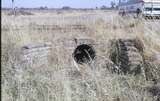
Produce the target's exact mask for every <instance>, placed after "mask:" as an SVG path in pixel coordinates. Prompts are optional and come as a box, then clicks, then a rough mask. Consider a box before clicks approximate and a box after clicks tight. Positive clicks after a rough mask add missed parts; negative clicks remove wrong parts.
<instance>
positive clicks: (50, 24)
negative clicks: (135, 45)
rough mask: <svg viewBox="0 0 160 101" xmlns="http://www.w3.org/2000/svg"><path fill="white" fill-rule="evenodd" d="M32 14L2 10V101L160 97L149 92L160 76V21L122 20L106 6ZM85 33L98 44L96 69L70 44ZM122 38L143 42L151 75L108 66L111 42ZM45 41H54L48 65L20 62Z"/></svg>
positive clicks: (157, 100) (155, 100)
mask: <svg viewBox="0 0 160 101" xmlns="http://www.w3.org/2000/svg"><path fill="white" fill-rule="evenodd" d="M32 12H33V15H28V16H27V15H25V16H24V15H19V16H16V17H15V16H9V15H7V13H8V12H6V11H2V26H1V29H2V30H1V32H2V34H1V36H2V38H1V42H2V48H1V51H2V54H1V61H2V63H1V66H2V68H1V70H2V82H1V86H2V101H160V94H159V95H158V94H157V95H153V94H152V93H150V92H149V91H148V90H147V89H148V88H149V87H153V86H155V85H154V84H153V81H152V79H153V78H154V79H157V80H159V79H160V62H159V61H160V27H159V26H160V21H159V20H148V21H146V20H144V19H133V18H128V17H125V18H122V17H120V16H118V15H117V12H116V11H105V10H90V11H59V12H57V11H45V12H44V11H32ZM86 37H87V38H91V39H93V40H95V41H96V42H97V43H99V45H98V46H97V48H96V49H95V50H96V57H97V58H96V62H95V64H94V65H93V67H95V68H96V69H95V70H91V68H90V67H89V66H88V65H83V66H82V65H77V64H76V63H75V62H74V59H73V58H72V53H73V49H69V47H68V46H67V45H66V44H65V43H68V42H69V41H70V40H73V39H74V38H86ZM119 38H124V39H125V38H139V39H140V40H141V41H142V42H143V43H144V53H143V55H144V58H145V59H146V60H147V61H149V63H152V65H151V66H150V71H149V72H150V74H151V75H152V76H151V78H152V79H149V80H146V78H145V76H148V75H138V76H133V75H118V74H116V73H110V72H109V71H108V70H107V69H106V67H110V66H112V65H106V64H107V63H106V61H110V60H109V56H108V54H109V48H108V47H109V44H108V43H109V42H110V40H112V39H119ZM43 42H51V43H52V50H51V53H50V55H49V57H48V62H49V63H47V64H45V65H41V66H36V65H34V64H31V65H23V64H21V63H20V61H21V60H19V58H18V55H19V54H20V52H19V50H20V48H21V47H22V46H24V45H27V44H32V43H43ZM153 65H154V66H153ZM77 68H79V70H77ZM143 68H145V66H144V67H143ZM149 77H150V76H149ZM157 85H159V86H158V87H160V82H159V83H158V84H157ZM157 89H159V88H157ZM157 91H158V90H157ZM158 92H160V89H159V91H158Z"/></svg>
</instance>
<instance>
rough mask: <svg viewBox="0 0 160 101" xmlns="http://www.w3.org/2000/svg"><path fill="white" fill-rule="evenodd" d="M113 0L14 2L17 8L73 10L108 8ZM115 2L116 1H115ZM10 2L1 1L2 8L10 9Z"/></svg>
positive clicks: (10, 0)
mask: <svg viewBox="0 0 160 101" xmlns="http://www.w3.org/2000/svg"><path fill="white" fill-rule="evenodd" d="M111 1H114V0H15V5H16V6H17V7H28V8H32V7H40V6H47V7H49V8H61V7H62V6H70V7H73V8H95V7H96V6H97V7H101V6H102V5H105V6H110V2H111ZM115 1H117V0H115ZM11 2H12V0H2V7H12V3H11Z"/></svg>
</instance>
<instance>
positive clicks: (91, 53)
mask: <svg viewBox="0 0 160 101" xmlns="http://www.w3.org/2000/svg"><path fill="white" fill-rule="evenodd" d="M72 55H73V58H74V60H75V61H76V63H78V64H84V63H85V64H87V63H91V62H92V61H93V60H94V59H95V56H96V52H95V49H94V47H93V46H92V45H90V44H81V45H78V46H77V47H76V48H75V50H74V52H73V54H72Z"/></svg>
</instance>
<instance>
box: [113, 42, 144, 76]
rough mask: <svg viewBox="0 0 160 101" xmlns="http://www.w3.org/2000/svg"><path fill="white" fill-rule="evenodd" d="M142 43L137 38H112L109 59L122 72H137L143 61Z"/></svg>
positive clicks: (139, 71)
mask: <svg viewBox="0 0 160 101" xmlns="http://www.w3.org/2000/svg"><path fill="white" fill-rule="evenodd" d="M142 53H143V44H142V43H141V41H137V39H118V40H112V42H111V50H110V59H111V60H112V61H113V63H115V64H116V65H118V66H119V67H120V70H121V71H122V72H123V73H124V74H135V75H136V74H139V73H141V67H142V63H143V57H142Z"/></svg>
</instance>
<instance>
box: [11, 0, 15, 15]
mask: <svg viewBox="0 0 160 101" xmlns="http://www.w3.org/2000/svg"><path fill="white" fill-rule="evenodd" d="M12 11H13V14H14V15H16V11H15V2H14V0H12Z"/></svg>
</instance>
